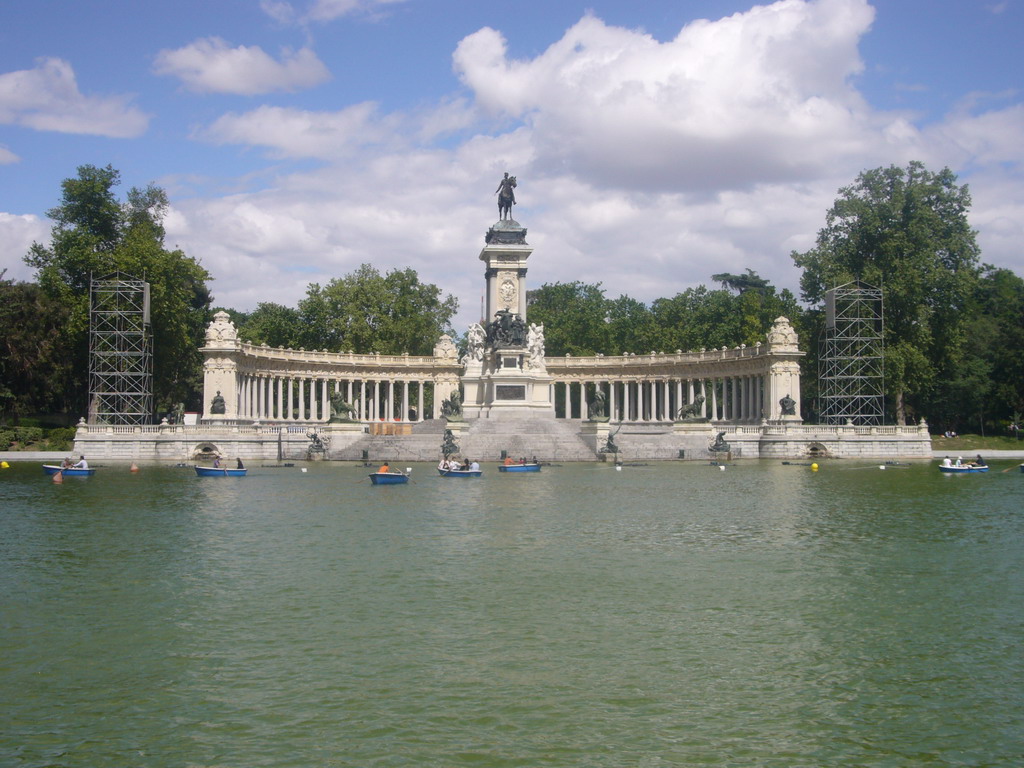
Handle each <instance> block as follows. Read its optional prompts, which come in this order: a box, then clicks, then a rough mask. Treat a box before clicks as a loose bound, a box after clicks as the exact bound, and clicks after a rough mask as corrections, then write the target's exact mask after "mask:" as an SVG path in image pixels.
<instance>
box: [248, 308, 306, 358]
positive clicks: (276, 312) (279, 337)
mask: <svg viewBox="0 0 1024 768" xmlns="http://www.w3.org/2000/svg"><path fill="white" fill-rule="evenodd" d="M232 320H233V322H234V323H235V327H236V328H238V336H239V338H241V339H244V340H245V341H248V342H251V343H253V344H266V345H267V346H268V347H298V346H299V345H300V344H302V338H303V328H302V318H301V317H300V316H299V311H298V310H297V309H293V308H292V307H286V306H284V305H283V304H275V303H274V302H271V301H263V302H260V303H259V304H257V305H256V309H255V310H253V311H252V312H251V313H249V314H248V315H242V316H236V317H233V318H232Z"/></svg>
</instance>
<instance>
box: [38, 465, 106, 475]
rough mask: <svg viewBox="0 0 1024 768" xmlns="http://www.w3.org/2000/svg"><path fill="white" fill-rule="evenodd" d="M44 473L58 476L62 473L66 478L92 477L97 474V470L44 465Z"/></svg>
mask: <svg viewBox="0 0 1024 768" xmlns="http://www.w3.org/2000/svg"><path fill="white" fill-rule="evenodd" d="M43 472H45V473H46V474H48V475H56V474H57V473H58V472H60V473H61V474H63V475H64V477H92V476H93V475H94V474H96V470H95V469H83V468H82V467H78V468H75V467H58V466H57V465H56V464H43Z"/></svg>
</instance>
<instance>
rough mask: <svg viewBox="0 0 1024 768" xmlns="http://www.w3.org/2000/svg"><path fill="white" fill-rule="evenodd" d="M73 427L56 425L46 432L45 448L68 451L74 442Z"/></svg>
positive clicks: (74, 430)
mask: <svg viewBox="0 0 1024 768" xmlns="http://www.w3.org/2000/svg"><path fill="white" fill-rule="evenodd" d="M76 431H77V430H76V429H75V428H74V427H58V428H56V429H51V430H49V431H48V432H47V433H46V449H45V450H48V451H69V450H71V448H72V447H73V446H74V444H75V432H76Z"/></svg>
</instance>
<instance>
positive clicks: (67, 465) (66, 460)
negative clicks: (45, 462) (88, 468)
mask: <svg viewBox="0 0 1024 768" xmlns="http://www.w3.org/2000/svg"><path fill="white" fill-rule="evenodd" d="M60 468H61V469H71V457H70V456H65V457H64V461H62V462H61V463H60Z"/></svg>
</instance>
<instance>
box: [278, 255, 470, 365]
mask: <svg viewBox="0 0 1024 768" xmlns="http://www.w3.org/2000/svg"><path fill="white" fill-rule="evenodd" d="M458 308H459V303H458V301H457V300H456V299H455V298H454V297H452V296H450V295H448V296H444V297H443V298H442V295H441V289H440V288H438V287H437V286H436V285H433V284H431V283H421V282H420V281H419V277H418V276H417V275H416V272H415V270H412V269H404V270H398V269H394V270H391V271H390V272H388V273H387V274H386V275H383V276H382V275H381V274H380V273H379V272H378V271H377V270H376V269H374V268H373V267H372V266H371V265H369V264H363V265H362V266H360V267H359V269H357V270H356V271H355V272H352V273H350V274H348V275H345V277H343V278H340V279H334V280H331V281H330V282H329V283H327V285H325V286H323V287H321V286H320V285H319V284H317V283H312V284H310V286H309V288H308V290H307V292H306V298H304V299H302V300H301V301H300V302H299V310H298V312H299V318H300V321H301V325H302V329H303V331H302V343H303V345H304V346H306V347H309V348H313V349H321V348H322V349H329V350H334V351H339V352H341V351H346V350H350V349H351V350H353V351H355V352H360V353H372V352H378V353H380V354H385V355H400V354H402V353H404V352H408V353H409V354H410V355H430V354H432V353H433V350H434V345H435V344H436V343H437V340H438V338H439V337H440V336H441V334H442V333H449V334H450V333H452V327H451V320H452V318H453V317H454V316H455V312H456V311H457V310H458Z"/></svg>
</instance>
